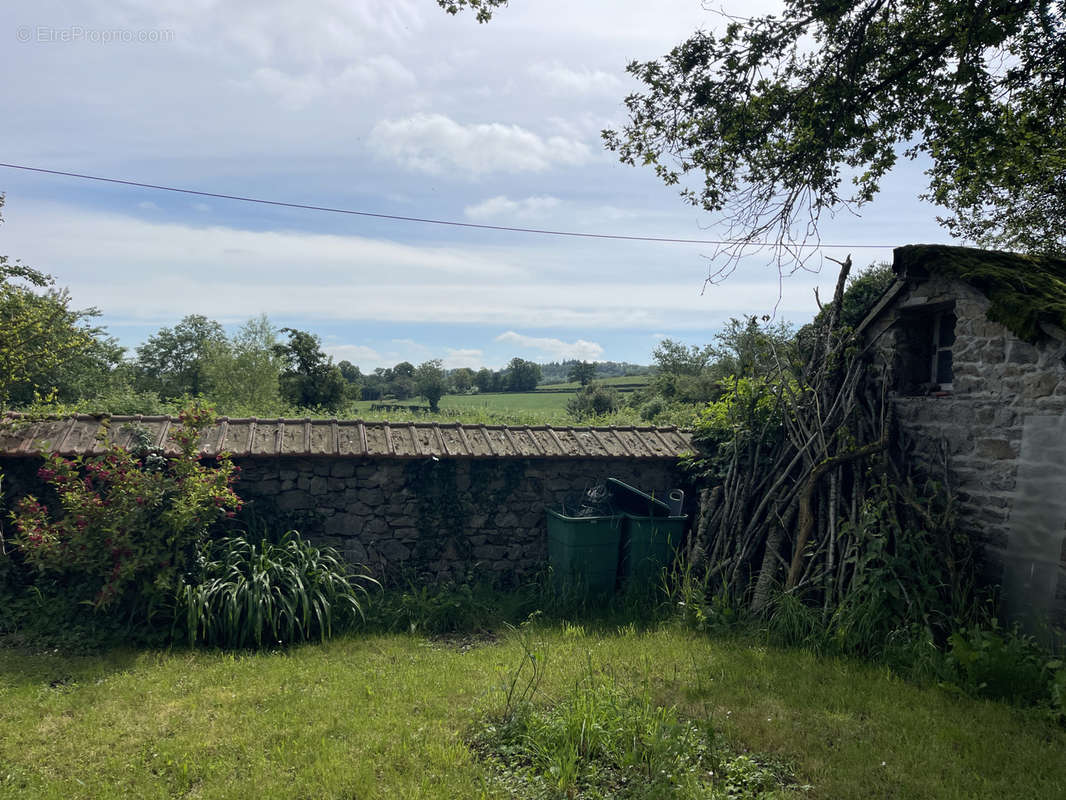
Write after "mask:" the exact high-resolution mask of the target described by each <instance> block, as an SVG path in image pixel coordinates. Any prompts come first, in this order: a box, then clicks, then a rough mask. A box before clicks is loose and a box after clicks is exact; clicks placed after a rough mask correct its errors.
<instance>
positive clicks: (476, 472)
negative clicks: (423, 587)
mask: <svg viewBox="0 0 1066 800" xmlns="http://www.w3.org/2000/svg"><path fill="white" fill-rule="evenodd" d="M238 464H239V466H240V467H241V477H240V481H239V483H238V485H237V492H238V494H240V495H241V497H243V498H246V499H247V500H248V501H249V502H251V504H252V505H253V507H254V508H256V509H257V510H260V511H261V513H263V514H264V515H266V516H271V515H275V514H276V515H277V516H278V517H279V518H280V519H281V520H284V521H288V522H291V524H293V525H295V526H298V527H299V528H300V530H301V532H303V533H304V534H306V535H308V536H310V537H311V538H312V539H313V540H315V541H318V542H323V543H326V544H329V545H332V546H333V547H336V548H337V549H338V550H340V551H341V552H342V553H344V554H345V556H346V557H347V558H349V559H350V560H351V561H354V562H357V563H361V564H366V565H368V566H370V567H371V568H372V569H373V570H374V572H375V574H377V575H379V576H382V577H383V578H384V579H385V580H397V579H400V578H402V577H405V576H408V577H413V576H419V577H428V578H431V579H435V580H439V579H447V578H451V577H462V576H463V575H464V574H465V573H466V572H468V571H470V570H476V571H480V572H483V573H487V574H489V575H492V576H495V577H497V578H499V579H500V580H502V581H503V582H505V583H506V582H508V581H513V580H521V579H523V578H526V577H529V576H531V575H532V574H534V573H536V572H537V571H539V570H540V569H542V568H543V567H544V565H545V563H546V560H547V528H546V522H545V519H546V513H545V512H546V509H548V508H556V509H558V507H559V506H560V505H561V503H562V502H563V501H564V500H565V499H566V498H568V497H570V496H573V495H575V494H580V493H581V492H583V491H584V490H585V489H586V488H588V487H590V486H593V485H595V484H597V483H602V482H603V481H604V480H605V479H606V478H608V477H613V478H618V479H620V480H622V481H625V482H626V483H628V484H630V485H632V486H636V487H638V488H640V489H642V490H644V491H648V492H655V494H656V495H657V496H661V495H665V494H666V493H667V492H668V490H670V489H672V488H676V487H678V486H680V485H681V482H682V478H681V475H680V474H679V471H678V470H677V467H676V462H675V461H672V460H663V461H651V460H648V461H637V460H632V459H628V460H622V459H619V460H599V459H597V460H593V459H498V460H497V459H484V460H480V459H440V460H433V459H418V460H399V459H373V460H371V459H359V460H356V459H345V458H328V457H321V458H277V459H243V460H239V461H238Z"/></svg>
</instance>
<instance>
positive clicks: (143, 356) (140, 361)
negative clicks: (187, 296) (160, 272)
mask: <svg viewBox="0 0 1066 800" xmlns="http://www.w3.org/2000/svg"><path fill="white" fill-rule="evenodd" d="M227 344H228V343H227V341H226V332H225V330H223V328H222V326H221V325H220V324H219V323H218V322H216V321H215V320H213V319H208V318H207V317H205V316H203V315H201V314H189V315H188V316H186V317H185V318H184V319H182V320H181V322H179V323H178V324H177V325H175V326H174V327H173V328H160V329H159V331H158V332H157V333H156V334H155V335H153V336H149V337H148V339H147V341H145V343H144V344H142V345H141V346H140V347H138V348H137V374H138V379H139V383H140V385H141V388H142V389H147V390H148V391H153V392H157V393H158V394H159V395H160V396H161V397H180V396H182V395H186V394H188V395H198V394H204V393H206V392H208V391H209V390H210V389H211V388H212V387H211V384H210V378H209V376H208V369H207V364H208V360H209V358H210V354H211V353H212V352H213V351H214V350H215V349H217V348H224V347H226V346H227Z"/></svg>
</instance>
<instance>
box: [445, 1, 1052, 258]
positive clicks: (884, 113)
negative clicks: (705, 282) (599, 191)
mask: <svg viewBox="0 0 1066 800" xmlns="http://www.w3.org/2000/svg"><path fill="white" fill-rule="evenodd" d="M438 2H439V5H441V6H442V7H443V8H444V9H445V10H447V11H449V12H450V13H457V12H458V11H459V10H460V9H461V8H464V7H466V8H471V9H472V10H473V11H475V12H476V13H477V18H478V20H479V21H482V22H484V21H487V20H488V19H489V18H490V17H491V14H492V10H493V9H494V8H495V7H498V6H502V5H506V0H438ZM725 21H726V25H725V28H724V31H723V32H722V33H720V34H715V33H712V32H710V31H705V30H700V31H697V32H696V33H694V34H693V35H692V36H691V37H690V38H689V39H688V40H686V41H685V42H683V43H681V44H680V45H678V46H677V47H675V48H674V49H673V50H672V51H671V52H670V53H669V54H668V55H666V56H664V57H663V58H660V59H658V60H654V61H645V62H640V61H635V62H633V63H631V64H630V65H629V67H628V71H629V73H630V74H631V75H633V76H634V77H635V78H637V80H639V81H640V82H641V83H642V84H643V90H642V91H640V92H636V93H634V94H632V95H630V96H629V97H628V98H627V99H626V101H625V102H626V107H627V109H628V113H629V121H628V123H627V124H626V125H625V126H624V127H623V128H622V129H621V130H617V131H614V130H608V131H604V139H605V142H606V144H607V146H608V147H609V148H610V149H612V150H614V151H616V152H617V153H618V156H619V158H620V159H621V160H622V161H623V162H624V163H627V164H631V165H642V166H651V167H652V168H654V169H655V171H656V173H657V174H658V175H659V177H660V178H661V179H662V180H663V181H664V182H665V183H666V184H668V185H678V186H679V187H680V188H681V194H682V196H683V197H684V198H685V199H686V200H687V201H689V202H690V203H692V204H694V205H696V206H699V207H701V208H703V209H705V210H707V211H709V212H712V213H716V214H722V215H723V218H724V221H725V222H726V224H727V226H728V230H729V233H728V235H729V238H730V241H731V245H729V246H727V247H726V248H725V254H726V255H727V256H729V258H728V259H727V262H726V268H728V266H729V265H730V264H733V263H735V260H736V259H737V258H739V257H740V256H741V255H743V254H744V253H747V252H752V250H753V249H758V248H759V247H760V243H769V245H770V246H772V247H774V248H775V251H776V253H777V256H778V259H779V263H783V262H784V261H785V260H786V259H793V258H800V259H802V257H803V256H802V253H803V252H811V251H809V250H803V249H801V248H800V247H799V245H801V244H803V243H806V242H808V241H809V240H811V239H812V238H816V237H817V227H818V221H819V218H820V217H821V215H822V214H823V213H834V212H836V211H838V210H842V209H848V208H852V209H853V208H857V207H858V206H861V205H862V204H863V203H867V202H869V201H870V200H872V199H873V198H874V196H875V195H876V194H877V192H878V191H879V188H880V184H881V180H882V178H883V177H884V176H885V175H886V174H887V173H888V172H889V170H891V169H892V168H893V167H894V166H895V165H896V163H897V161H898V160H899V159H900V157H903V158H917V157H919V156H923V157H926V158H927V159H928V161H929V163H930V164H931V166H930V167H929V169H928V170H927V171H926V175H927V177H928V180H929V183H928V187H927V188H926V190H925V192H924V193H923V194H922V197H923V198H925V199H929V200H931V201H933V202H935V203H936V204H937V205H939V206H941V207H942V208H944V209H945V213H944V215H943V216H942V217H940V218H939V221H940V222H941V224H943V225H944V226H945V227H946V228H947V229H948V231H949V232H950V233H951V234H952V235H953V236H956V237H961V238H964V239H968V240H972V241H974V242H976V243H978V244H980V245H982V246H994V247H1000V248H1006V249H1017V250H1023V251H1027V252H1035V253H1045V254H1054V253H1061V252H1062V251H1063V250H1064V249H1066V103H1064V102H1063V97H1064V94H1066V3H1064V0H981V1H980V2H973V1H972V0H965V1H964V0H786V1H785V3H784V8H783V10H782V12H781V13H780V14H779V15H770V16H761V17H751V18H744V17H729V16H726V17H725ZM691 178H695V180H694V181H691Z"/></svg>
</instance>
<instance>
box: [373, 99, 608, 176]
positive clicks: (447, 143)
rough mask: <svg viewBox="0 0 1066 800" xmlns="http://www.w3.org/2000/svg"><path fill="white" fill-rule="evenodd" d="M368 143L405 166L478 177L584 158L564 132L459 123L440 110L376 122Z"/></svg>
mask: <svg viewBox="0 0 1066 800" xmlns="http://www.w3.org/2000/svg"><path fill="white" fill-rule="evenodd" d="M370 144H371V146H372V147H373V148H374V149H375V150H376V151H377V152H378V153H379V154H381V155H382V156H385V157H387V158H390V159H392V160H394V161H396V162H397V163H399V164H401V165H403V166H405V167H407V168H408V169H412V170H417V171H419V172H428V173H431V174H441V173H444V172H447V171H456V170H457V171H459V172H465V173H468V174H470V175H472V176H480V175H482V174H484V173H488V172H543V171H544V170H546V169H549V168H551V167H555V166H576V165H579V164H583V163H585V162H586V161H588V160H589V158H590V152H589V148H588V146H587V145H585V144H584V143H583V142H581V141H578V140H576V139H568V138H566V137H564V136H550V137H547V138H545V137H542V136H539V135H538V134H536V133H533V132H532V131H529V130H526V129H525V128H522V127H519V126H518V125H504V124H502V123H499V122H490V123H475V124H471V125H463V124H461V123H459V122H456V121H455V120H453V119H451V118H450V117H446V116H444V115H443V114H423V113H419V114H413V115H411V116H409V117H404V118H402V119H393V120H382V121H381V122H378V123H377V124H376V125H375V126H374V128H373V130H371V132H370Z"/></svg>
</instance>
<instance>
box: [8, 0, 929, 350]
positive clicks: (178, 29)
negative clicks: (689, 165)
mask: <svg viewBox="0 0 1066 800" xmlns="http://www.w3.org/2000/svg"><path fill="white" fill-rule="evenodd" d="M775 5H776V4H774V3H764V4H762V5H761V6H760V5H759V4H753V3H744V4H742V5H739V4H736V3H730V2H726V3H725V4H724V7H725V8H726V9H727V10H730V9H731V8H732V7H733V6H736V8H735V9H734V10H742V11H743V13H745V14H750V13H753V12H754V11H757V10H762V9H765V10H772V9H773V8H774V7H775ZM719 23H720V18H719V17H718V16H716V15H714V14H711V13H709V12H707V11H705V10H704V8H703V6H702V4H701V3H700V2H699V0H657V1H656V2H655V3H649V2H647V0H641V1H640V2H635V1H634V2H630V0H603V1H602V2H600V1H599V0H583V1H582V2H580V3H577V2H573V1H572V0H571V2H563V1H562V0H536V2H533V1H532V0H515V1H514V2H513V3H512V4H511V6H510V7H509V8H507V9H504V10H503V11H502V12H500V13H499V14H498V16H497V19H496V20H494V21H493V22H492V23H491V24H489V25H478V24H476V23H475V22H474V20H473V19H472V18H471V17H469V16H460V17H458V18H455V17H450V16H448V15H446V14H444V13H443V12H441V11H440V10H439V9H438V7H437V5H436V3H435V2H433V0H389V2H381V0H378V2H371V0H305V2H301V3H298V4H297V3H291V2H274V1H273V0H254V1H253V0H227V1H226V2H222V0H109V1H108V2H87V1H86V0H80V2H79V1H77V0H75V1H74V2H54V1H53V0H37V2H25V1H23V0H16V2H8V3H6V4H4V7H3V9H0V40H2V39H3V37H7V40H8V41H7V46H5V47H3V48H0V59H2V60H3V62H4V63H3V68H4V74H5V75H7V76H15V77H14V79H9V80H7V81H5V82H4V84H3V86H0V98H2V100H3V107H4V108H5V109H8V113H7V114H6V115H5V124H4V127H3V131H2V133H0V141H2V142H3V157H2V159H0V160H2V161H5V162H8V163H16V164H26V165H31V166H36V167H42V168H46V169H54V170H66V171H73V172H80V173H88V174H95V175H105V176H111V177H117V178H126V179H130V180H135V181H142V182H147V183H156V184H165V185H173V186H180V187H187V188H193V189H200V190H203V191H208V192H218V193H225V194H238V195H247V196H254V197H262V198H267V199H275V200H282V201H290V202H299V203H308V204H314V205H323V206H333V207H341V208H351V209H358V210H366V211H374V212H380V213H386V214H397V215H404V216H418V217H430V218H441V219H449V220H456V221H460V222H474V223H484V224H489V225H503V226H519V227H535V228H552V229H564V230H578V231H591V232H597V233H609V234H623V235H647V236H660V237H676V238H686V239H692V238H701V239H702V238H715V237H716V235H718V234H721V233H722V231H721V229H720V227H719V226H718V224H717V223H718V221H717V220H715V219H714V218H713V217H711V216H710V215H707V214H705V213H703V212H699V211H697V210H696V209H693V208H691V207H690V206H687V205H685V204H684V203H683V202H682V201H681V200H680V198H679V197H678V196H677V193H676V192H675V191H674V190H673V189H670V188H667V187H664V186H662V185H660V184H659V182H658V181H657V180H656V178H655V176H654V175H653V174H652V172H651V171H650V170H644V169H634V168H631V167H625V166H623V165H621V164H619V163H618V162H617V160H616V159H615V158H614V157H613V156H612V154H610V153H608V152H606V151H604V149H603V148H602V146H601V143H600V137H599V132H600V130H601V129H603V128H605V127H611V126H618V125H620V124H622V123H623V122H624V119H625V117H624V109H623V106H622V99H623V98H624V97H625V95H626V94H627V93H628V92H629V91H632V90H633V89H634V88H635V86H634V85H633V84H632V83H631V82H630V80H629V79H628V77H627V76H626V75H625V72H624V68H625V64H626V63H627V62H628V61H629V60H631V59H633V58H641V59H647V58H654V57H657V56H660V55H662V54H664V53H666V52H667V51H668V50H669V49H670V48H671V47H672V46H673V45H675V44H677V43H679V42H680V41H681V40H682V39H683V38H685V36H686V35H688V34H689V33H690V32H691V31H692V30H694V29H695V28H696V27H698V26H703V27H715V26H716V25H718V24H719ZM923 185H924V180H923V177H922V174H921V166H920V165H918V164H911V163H904V164H901V165H900V167H899V168H897V171H896V173H894V174H893V175H892V176H891V178H890V179H889V180H888V181H887V182H886V183H885V186H884V188H883V192H882V194H881V196H880V197H879V198H878V200H877V201H876V202H875V203H874V204H872V205H870V206H868V207H866V208H865V209H863V212H862V217H861V218H860V217H855V216H853V215H850V214H844V215H841V216H839V217H838V218H837V219H834V220H827V221H825V223H824V224H823V225H822V229H821V234H822V239H823V241H827V242H840V243H845V244H850V245H863V244H877V245H887V246H886V247H884V248H880V249H873V250H870V249H858V248H852V249H851V252H852V254H853V259H854V260H855V262H856V263H857V264H860V265H862V264H867V263H870V262H871V261H874V260H889V259H890V258H891V246H897V245H902V244H908V243H915V242H931V241H946V239H947V237H946V234H945V233H944V232H943V231H942V230H941V229H940V228H939V227H938V226H937V225H936V222H935V209H933V208H932V207H930V206H928V205H926V204H923V203H921V202H919V201H918V200H917V197H916V195H917V194H918V192H919V191H920V189H921V187H922V186H923ZM0 191H3V192H4V193H6V196H7V203H6V206H5V209H4V217H5V223H4V225H3V226H2V227H0V253H5V254H7V255H9V256H11V257H17V258H20V259H22V260H23V261H24V262H26V263H28V264H31V265H32V266H35V267H37V268H39V269H43V270H45V271H48V272H51V273H52V274H54V275H55V276H56V278H57V280H58V282H59V283H60V284H61V285H64V286H68V287H69V288H70V291H71V294H72V296H73V301H74V303H75V305H78V306H97V307H98V308H100V309H101V310H102V311H103V319H102V321H103V322H104V324H106V325H107V326H108V328H109V330H110V332H111V333H112V334H113V335H115V336H117V337H118V338H119V339H120V340H121V341H122V342H123V343H124V344H126V345H127V346H130V347H132V346H135V345H136V344H138V343H139V342H140V341H143V339H144V338H145V337H146V336H147V335H149V334H150V333H152V332H153V331H155V330H156V329H158V328H159V327H160V326H162V325H173V324H174V323H175V322H177V321H178V320H179V319H180V318H181V317H182V316H184V315H186V314H190V313H200V314H205V315H207V316H209V317H212V318H214V319H218V320H219V321H221V322H223V323H224V324H226V325H227V326H230V327H235V326H236V325H238V324H239V323H241V322H242V321H244V320H245V319H247V318H249V317H250V316H253V315H256V314H259V313H266V314H268V315H269V317H270V319H271V320H272V321H273V322H274V323H275V324H276V325H278V326H279V327H281V326H290V327H299V328H304V329H308V330H312V331H314V332H316V333H318V334H319V335H320V336H321V337H322V339H323V343H324V345H325V346H326V349H327V350H328V351H329V352H330V353H331V354H332V355H334V357H336V358H337V359H338V360H339V359H343V358H347V359H348V360H350V361H352V362H354V363H356V364H358V365H359V366H360V367H362V368H363V369H364V370H371V369H373V368H374V367H377V366H391V365H392V364H395V363H397V362H398V361H401V360H408V361H412V362H414V363H419V362H421V361H425V360H427V359H430V358H441V359H443V360H444V361H445V364H446V365H447V366H451V367H457V366H473V367H476V366H481V365H487V366H490V367H499V366H502V365H503V364H505V363H506V362H507V361H508V360H509V359H510V358H511V357H513V356H516V355H517V356H521V357H523V358H529V359H533V360H538V361H549V360H559V359H563V358H571V357H574V358H586V359H603V360H616V361H632V362H639V363H648V361H649V360H650V352H651V349H652V348H653V347H654V345H655V343H656V342H657V341H658V340H659V339H661V338H662V337H664V336H669V337H671V338H675V339H680V340H682V341H685V342H690V343H705V342H708V341H710V340H711V338H712V337H713V335H714V333H715V331H716V330H717V329H718V328H719V327H720V326H721V325H722V323H723V322H724V321H725V320H727V319H728V318H729V317H731V316H738V315H741V314H745V313H758V314H762V313H776V315H777V316H778V317H779V318H783V319H787V320H792V321H796V322H802V321H805V320H806V319H808V318H809V317H810V315H811V314H812V313H813V310H814V297H813V291H812V290H813V288H814V287H815V286H822V287H823V293H824V291H825V290H827V289H828V287H830V286H831V285H832V283H833V281H834V277H835V267H834V266H833V265H832V264H827V265H826V266H825V267H824V268H823V269H822V270H821V272H820V273H812V272H807V271H801V272H799V273H797V274H796V275H793V276H792V277H790V278H788V279H787V280H785V281H784V282H779V281H778V274H777V271H776V268H775V267H773V266H770V265H768V264H767V259H766V257H765V256H763V257H753V258H750V259H748V260H746V261H745V262H743V263H742V264H741V266H740V268H739V269H738V271H737V272H736V273H735V274H734V275H733V276H732V277H730V278H729V279H728V280H727V281H725V282H724V283H722V284H720V285H715V286H710V287H708V288H707V289H706V291H703V292H702V293H701V289H703V279H704V278H705V276H706V275H707V273H708V268H709V265H710V262H709V260H708V257H709V256H710V255H712V253H713V248H712V247H710V246H706V245H677V244H661V243H635V242H619V241H600V240H580V239H562V238H550V237H538V236H533V235H529V234H505V233H499V232H488V231H476V230H470V229H461V228H445V227H440V226H425V225H417V224H413V223H404V222H389V221H384V220H372V219H367V218H360V217H351V216H343V215H336V214H326V213H315V212H310V211H300V210H294V209H282V208H272V207H268V206H259V205H251V204H244V203H239V202H234V201H228V200H219V199H205V198H196V197H191V196H186V195H177V194H168V193H162V192H156V191H150V190H145V189H137V188H132V187H120V186H114V185H108V184H97V183H88V182H83V181H77V180H73V179H70V178H62V177H56V176H47V175H39V174H30V173H24V172H17V171H12V170H6V169H0ZM848 251H849V248H835V249H826V250H824V251H823V252H822V253H819V254H818V255H817V256H816V257H815V258H813V259H812V260H811V262H810V266H814V267H817V266H818V265H819V264H820V263H821V257H822V256H823V255H826V256H831V257H835V258H843V256H844V255H846V254H847V252H848Z"/></svg>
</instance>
